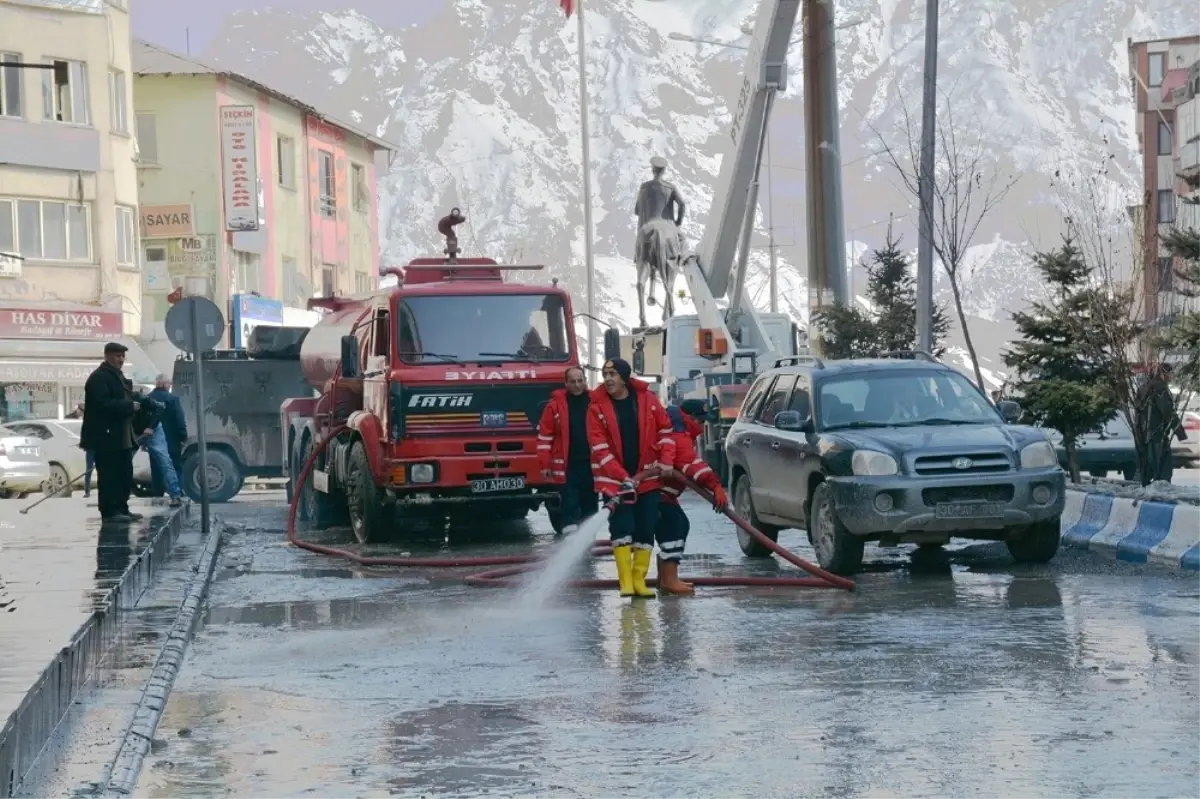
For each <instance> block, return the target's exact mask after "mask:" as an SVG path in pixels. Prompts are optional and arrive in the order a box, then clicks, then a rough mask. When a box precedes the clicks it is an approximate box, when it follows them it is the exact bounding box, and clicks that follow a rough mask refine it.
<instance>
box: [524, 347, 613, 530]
mask: <svg viewBox="0 0 1200 799" xmlns="http://www.w3.org/2000/svg"><path fill="white" fill-rule="evenodd" d="M590 401H591V400H590V398H589V397H588V390H587V377H586V376H585V375H584V373H583V370H582V369H580V368H579V367H578V366H572V367H571V368H570V369H568V370H567V373H566V387H565V388H560V389H558V390H557V391H555V392H554V393H553V394H551V395H550V402H549V404H547V405H546V410H545V411H543V412H542V419H541V422H540V423H539V424H538V462H539V464H540V465H541V467H542V476H543V477H545V478H546V479H548V480H551V481H553V482H555V483H557V484H559V486H560V488H561V492H562V493H561V499H560V502H559V511H558V513H559V514H560V519H561V523H562V527H561V528H560V529H561V530H562V532H563V533H564V534H566V535H570V534H571V533H573V532H575V529H576V528H577V527H578V526H579V523H580V522H581V521H583V520H584V519H587V518H588V517H590V516H594V515H595V514H596V513H597V512H598V511H599V510H600V503H599V500H598V498H597V496H596V486H595V483H594V482H593V480H592V459H591V447H590V446H589V445H588V437H587V412H588V405H589V404H590Z"/></svg>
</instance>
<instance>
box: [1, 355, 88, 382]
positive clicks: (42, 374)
mask: <svg viewBox="0 0 1200 799" xmlns="http://www.w3.org/2000/svg"><path fill="white" fill-rule="evenodd" d="M97 349H99V348H97ZM101 357H103V356H102V354H101V353H100V352H97V353H96V362H95V363H80V362H77V361H60V362H57V363H56V362H54V361H47V362H45V363H25V362H23V361H0V383H85V382H87V379H88V375H90V374H91V373H92V372H94V371H95V370H96V366H97V365H98V364H99V363H100V359H101ZM8 388H9V389H10V390H11V388H12V387H11V386H9V387H8Z"/></svg>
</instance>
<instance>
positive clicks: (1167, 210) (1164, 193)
mask: <svg viewBox="0 0 1200 799" xmlns="http://www.w3.org/2000/svg"><path fill="white" fill-rule="evenodd" d="M1158 224H1160V225H1173V224H1175V192H1173V191H1171V190H1170V189H1159V190H1158Z"/></svg>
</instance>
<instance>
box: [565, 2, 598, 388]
mask: <svg viewBox="0 0 1200 799" xmlns="http://www.w3.org/2000/svg"><path fill="white" fill-rule="evenodd" d="M564 6H565V7H566V8H567V9H568V14H569V13H570V9H571V4H570V3H569V2H568V3H566V4H564ZM583 6H584V0H575V2H574V11H575V15H576V20H575V22H576V24H577V25H578V27H579V135H580V138H581V139H582V141H583V260H584V268H585V269H586V270H587V315H588V320H587V339H588V348H587V352H588V364H589V365H590V366H591V367H592V369H593V372H592V374H593V375H594V374H595V371H594V370H595V369H596V367H597V365H598V361H597V359H596V338H597V330H596V262H595V258H594V256H593V252H592V156H591V147H590V146H589V141H588V140H589V139H590V138H591V130H590V128H589V125H588V90H587V36H586V28H585V27H584V24H583Z"/></svg>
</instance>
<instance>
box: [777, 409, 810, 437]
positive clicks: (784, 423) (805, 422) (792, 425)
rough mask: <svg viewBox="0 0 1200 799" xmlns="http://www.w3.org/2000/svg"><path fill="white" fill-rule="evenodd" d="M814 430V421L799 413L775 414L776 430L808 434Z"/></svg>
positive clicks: (783, 412) (784, 412)
mask: <svg viewBox="0 0 1200 799" xmlns="http://www.w3.org/2000/svg"><path fill="white" fill-rule="evenodd" d="M811 428H812V419H811V418H807V419H806V418H805V417H803V416H801V415H800V412H799V411H780V412H779V413H777V414H775V429H776V430H785V431H787V432H789V433H807V432H808V431H809V430H810V429H811Z"/></svg>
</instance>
